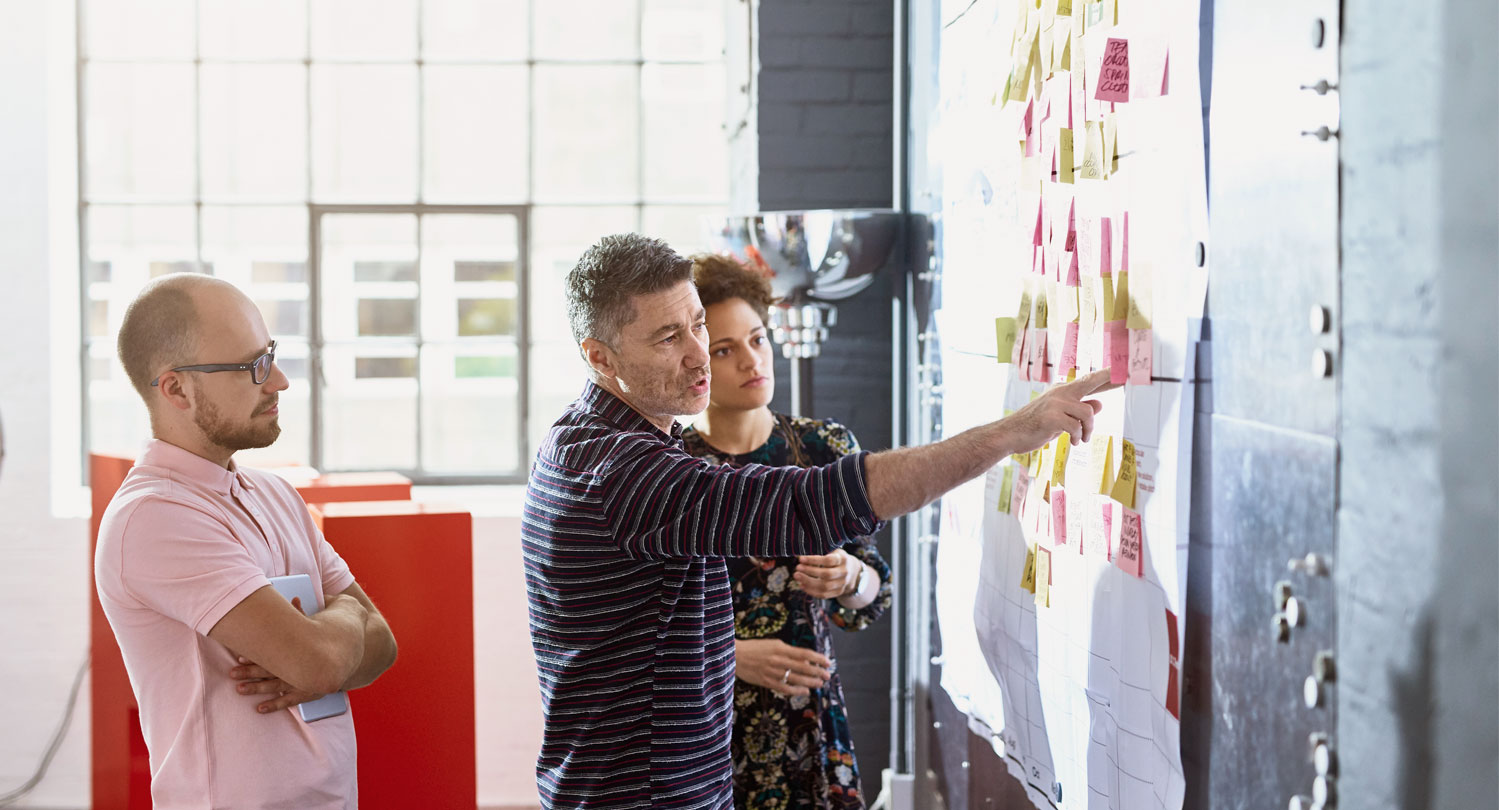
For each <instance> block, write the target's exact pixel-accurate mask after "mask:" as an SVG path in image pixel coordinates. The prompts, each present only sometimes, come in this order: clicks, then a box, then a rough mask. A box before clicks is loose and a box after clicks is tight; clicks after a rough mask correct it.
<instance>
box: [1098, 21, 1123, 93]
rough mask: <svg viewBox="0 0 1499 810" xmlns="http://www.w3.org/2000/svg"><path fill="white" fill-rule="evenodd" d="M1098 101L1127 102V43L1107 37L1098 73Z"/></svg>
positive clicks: (1116, 38)
mask: <svg viewBox="0 0 1499 810" xmlns="http://www.w3.org/2000/svg"><path fill="white" fill-rule="evenodd" d="M1093 97H1094V98H1096V99H1098V100H1099V101H1129V42H1128V40H1124V39H1119V38H1118V37H1109V41H1108V44H1106V45H1104V47H1103V65H1102V67H1101V68H1100V69H1099V71H1098V88H1097V90H1096V91H1095V92H1094V94H1093Z"/></svg>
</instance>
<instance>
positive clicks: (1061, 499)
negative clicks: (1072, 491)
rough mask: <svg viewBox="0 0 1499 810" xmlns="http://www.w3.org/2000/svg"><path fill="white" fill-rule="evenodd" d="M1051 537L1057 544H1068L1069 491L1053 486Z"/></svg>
mask: <svg viewBox="0 0 1499 810" xmlns="http://www.w3.org/2000/svg"><path fill="white" fill-rule="evenodd" d="M1051 536H1052V538H1053V539H1055V541H1056V544H1057V545H1059V546H1064V545H1066V544H1067V490H1066V489H1064V488H1063V487H1061V486H1055V485H1053V486H1052V488H1051Z"/></svg>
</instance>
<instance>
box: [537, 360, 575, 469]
mask: <svg viewBox="0 0 1499 810" xmlns="http://www.w3.org/2000/svg"><path fill="white" fill-rule="evenodd" d="M530 360H531V368H533V369H546V373H545V374H537V373H532V374H531V409H530V429H529V430H528V431H527V432H528V433H529V434H530V445H531V452H533V453H534V452H536V448H538V447H540V446H541V442H542V440H543V439H544V438H546V434H547V429H548V428H550V427H551V426H552V423H553V422H556V421H557V420H558V419H559V418H561V416H562V412H563V411H564V410H565V409H566V408H567V406H568V405H569V404H571V403H572V401H573V400H575V399H577V398H578V394H580V393H582V391H583V381H584V380H585V379H587V376H586V375H587V367H586V366H585V365H584V364H583V358H582V357H581V356H579V355H578V347H577V346H576V345H574V344H572V343H540V344H533V345H532V346H531V357H530ZM530 462H531V459H529V458H528V459H526V463H527V464H529V463H530Z"/></svg>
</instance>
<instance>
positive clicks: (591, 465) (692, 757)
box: [521, 234, 1109, 810]
mask: <svg viewBox="0 0 1499 810" xmlns="http://www.w3.org/2000/svg"><path fill="white" fill-rule="evenodd" d="M567 305H568V315H569V318H570V320H571V323H572V330H573V337H574V338H575V339H576V340H577V341H578V346H579V349H580V351H581V353H582V355H583V358H584V360H586V361H587V363H588V368H589V380H588V382H587V383H586V384H585V385H584V387H583V393H582V395H581V396H579V397H578V399H577V400H576V401H575V402H573V404H572V405H571V406H569V407H568V409H567V410H566V411H565V412H564V413H563V414H562V416H561V418H559V419H558V420H557V422H556V423H555V424H554V425H553V426H552V428H551V431H550V432H549V433H548V434H547V438H546V440H545V441H544V442H543V443H542V445H541V447H540V449H539V451H538V452H537V456H536V463H535V465H534V466H533V468H532V471H531V478H530V483H529V485H528V486H527V488H526V504H525V511H524V514H523V517H522V528H521V542H522V548H523V554H524V556H525V566H526V584H527V586H528V587H527V591H528V596H529V600H530V619H531V639H532V643H533V645H534V647H535V649H536V664H537V670H538V673H539V675H540V679H541V691H542V701H543V707H544V712H545V727H544V730H543V738H542V746H541V753H540V756H539V757H538V758H537V785H538V788H539V790H540V794H541V800H542V804H543V806H544V807H548V808H554V807H587V808H646V807H654V808H662V807H670V808H704V810H709V809H711V810H718V808H727V807H731V806H732V805H733V786H732V779H731V777H732V771H733V768H732V763H731V762H730V757H729V740H730V736H731V732H732V725H733V723H732V720H733V715H732V713H733V706H732V702H731V699H732V696H733V682H734V616H733V607H732V600H731V596H730V591H729V582H728V574H727V571H726V569H725V567H724V563H723V559H722V558H723V557H726V556H755V557H795V556H798V555H806V554H827V553H829V552H830V551H832V550H833V549H835V548H837V547H839V546H840V545H842V544H843V543H844V542H845V541H847V540H851V539H853V538H855V537H857V536H860V535H867V534H872V533H873V532H875V531H876V530H878V529H879V527H880V526H881V525H882V524H883V521H885V520H888V519H890V518H893V517H896V516H899V515H903V514H905V513H907V512H910V511H913V510H915V509H918V508H920V507H921V506H923V505H925V504H927V503H930V502H931V501H932V500H934V499H936V498H937V497H939V496H941V495H942V494H943V493H944V492H946V491H947V490H949V489H952V488H953V487H955V486H958V485H959V484H962V483H963V482H965V481H968V480H970V479H972V478H974V477H975V476H977V475H979V474H981V473H983V472H984V471H985V470H987V469H989V468H990V467H992V466H994V465H995V464H997V463H999V462H1000V461H1001V460H1002V459H1004V458H1005V457H1006V456H1008V455H1010V454H1011V453H1023V452H1028V451H1030V450H1033V449H1035V448H1038V447H1040V446H1042V445H1044V444H1046V443H1047V442H1049V441H1051V440H1052V439H1054V438H1056V437H1057V436H1058V435H1059V434H1061V433H1062V432H1063V431H1066V432H1067V433H1069V434H1070V435H1071V436H1073V437H1074V441H1086V440H1087V438H1088V437H1089V436H1090V435H1091V433H1092V429H1093V416H1094V414H1095V413H1097V411H1098V410H1099V408H1100V407H1101V406H1100V405H1099V404H1098V402H1097V401H1095V400H1087V399H1084V397H1087V396H1089V395H1091V394H1093V393H1095V392H1097V391H1101V390H1105V389H1106V388H1108V387H1109V385H1108V372H1106V371H1105V372H1099V373H1096V374H1092V375H1089V376H1087V377H1084V378H1082V379H1080V380H1078V381H1076V382H1073V383H1066V384H1062V385H1058V386H1055V387H1053V388H1052V389H1051V390H1049V391H1047V392H1046V393H1044V394H1042V395H1041V396H1040V397H1038V398H1037V399H1035V400H1034V401H1032V402H1031V403H1029V404H1028V405H1026V406H1025V407H1024V408H1021V409H1020V410H1019V411H1017V412H1016V413H1015V414H1013V415H1012V416H1009V417H1006V418H1005V419H1002V420H999V421H997V422H993V423H991V424H988V425H985V426H982V427H978V428H974V429H972V430H969V431H967V432H965V433H962V434H960V435H958V436H954V437H952V438H950V439H947V440H945V441H942V442H938V443H936V444H932V445H928V446H925V447H915V448H908V449H902V450H892V451H886V452H883V453H877V454H868V453H859V454H856V455H850V456H845V457H843V458H842V459H840V460H839V461H838V462H836V463H834V464H831V465H828V466H826V467H813V468H800V467H786V468H771V467H761V466H755V465H749V466H745V467H739V468H732V467H729V466H726V465H725V466H713V465H710V464H708V463H707V462H705V461H703V460H701V459H697V458H693V457H692V456H689V455H687V453H686V452H685V451H684V450H683V448H682V441H681V428H680V427H679V426H678V425H677V424H676V419H675V417H677V416H679V415H685V414H695V413H699V412H701V411H702V410H703V409H704V408H705V407H706V406H707V403H708V352H707V329H706V325H705V322H704V311H703V307H702V304H701V303H700V302H699V300H698V295H697V290H696V288H695V287H694V286H693V284H692V264H691V262H690V261H688V260H687V259H684V258H683V257H681V256H679V255H678V254H677V253H676V252H674V251H673V250H672V249H671V248H670V247H668V246H667V245H666V244H665V243H663V242H661V241H658V240H655V239H649V238H646V237H643V236H639V235H635V234H629V235H623V236H608V237H605V238H603V239H602V240H600V241H599V243H598V244H596V245H594V246H593V247H591V248H589V249H588V250H587V251H586V252H585V253H584V254H583V256H582V258H581V259H579V261H578V264H577V266H576V267H575V268H574V269H573V270H572V272H571V273H569V275H568V278H567ZM803 678H805V680H806V683H805V684H802V683H799V681H798V680H796V679H803ZM783 680H786V681H787V682H788V683H797V684H798V685H809V686H810V685H818V684H814V683H813V682H812V681H813V679H812V678H810V677H806V676H803V675H801V674H799V673H794V672H793V671H791V670H787V673H786V676H785V678H783ZM819 683H820V681H819Z"/></svg>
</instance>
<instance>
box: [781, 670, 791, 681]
mask: <svg viewBox="0 0 1499 810" xmlns="http://www.w3.org/2000/svg"><path fill="white" fill-rule="evenodd" d="M781 683H784V684H790V683H791V670H790V669H788V670H786V674H785V675H782V676H781Z"/></svg>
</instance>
